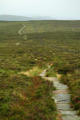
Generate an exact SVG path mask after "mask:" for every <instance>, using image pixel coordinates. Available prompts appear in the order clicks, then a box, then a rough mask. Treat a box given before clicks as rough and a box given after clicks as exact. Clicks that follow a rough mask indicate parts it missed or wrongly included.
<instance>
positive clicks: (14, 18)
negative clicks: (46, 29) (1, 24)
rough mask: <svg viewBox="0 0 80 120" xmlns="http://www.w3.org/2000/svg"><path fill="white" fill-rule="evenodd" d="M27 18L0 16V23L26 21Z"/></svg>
mask: <svg viewBox="0 0 80 120" xmlns="http://www.w3.org/2000/svg"><path fill="white" fill-rule="evenodd" d="M28 20H31V18H29V17H23V16H15V15H0V21H28Z"/></svg>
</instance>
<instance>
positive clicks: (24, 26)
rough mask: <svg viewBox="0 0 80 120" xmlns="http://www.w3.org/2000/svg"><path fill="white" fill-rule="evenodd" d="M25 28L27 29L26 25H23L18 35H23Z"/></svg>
mask: <svg viewBox="0 0 80 120" xmlns="http://www.w3.org/2000/svg"><path fill="white" fill-rule="evenodd" d="M25 28H26V25H24V24H23V26H22V27H21V29H20V30H19V31H18V34H19V35H22V34H23V32H24V29H25Z"/></svg>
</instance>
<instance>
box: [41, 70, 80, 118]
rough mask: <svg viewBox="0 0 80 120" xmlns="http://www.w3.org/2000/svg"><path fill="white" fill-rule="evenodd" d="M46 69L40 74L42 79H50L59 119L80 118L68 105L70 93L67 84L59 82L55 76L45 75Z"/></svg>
mask: <svg viewBox="0 0 80 120" xmlns="http://www.w3.org/2000/svg"><path fill="white" fill-rule="evenodd" d="M45 74H46V70H44V71H43V72H42V73H41V74H40V76H41V77H42V78H44V79H47V80H49V81H52V82H53V84H54V86H55V88H56V90H55V91H53V99H54V100H55V103H56V106H57V110H58V113H59V116H61V118H60V120H80V117H79V116H78V115H77V112H76V111H74V110H73V109H72V108H71V107H70V100H71V95H70V93H69V90H68V86H67V85H65V84H62V83H60V81H59V80H58V79H57V77H45Z"/></svg>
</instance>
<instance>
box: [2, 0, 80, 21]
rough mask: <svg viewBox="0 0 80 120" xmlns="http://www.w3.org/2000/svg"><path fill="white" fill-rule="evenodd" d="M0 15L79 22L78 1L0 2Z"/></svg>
mask: <svg viewBox="0 0 80 120" xmlns="http://www.w3.org/2000/svg"><path fill="white" fill-rule="evenodd" d="M1 14H5V15H6V14H7V15H20V16H27V17H30V16H31V17H32V16H50V17H53V18H54V19H79V20H80V0H0V15H1Z"/></svg>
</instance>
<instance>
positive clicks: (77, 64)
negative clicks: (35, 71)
mask: <svg viewBox="0 0 80 120" xmlns="http://www.w3.org/2000/svg"><path fill="white" fill-rule="evenodd" d="M22 24H25V25H26V26H27V27H26V28H25V30H24V34H23V35H21V36H20V35H18V32H17V31H18V30H19V29H20V28H21V27H22ZM0 33H1V35H0V79H1V83H0V86H1V92H0V98H1V99H0V100H1V103H2V104H0V105H1V106H2V109H1V110H0V111H3V110H5V107H6V110H8V109H9V110H10V112H9V113H8V115H7V117H6V118H5V119H4V120H7V119H8V117H9V114H10V115H12V116H14V117H15V118H14V117H13V118H11V120H16V119H18V118H22V119H23V120H25V117H26V116H31V115H30V114H27V115H24V114H25V110H27V111H28V110H29V111H28V113H29V112H30V111H31V109H32V108H34V107H35V106H36V105H35V104H34V103H35V97H34V101H33V103H31V104H32V105H30V106H29V108H27V107H26V103H25V102H24V100H22V101H21V99H22V94H23V98H24V93H25V92H26V90H25V89H29V87H32V85H33V84H34V82H33V80H32V79H30V78H28V77H27V78H26V77H25V76H23V75H17V73H19V72H22V71H26V70H29V69H31V68H32V67H34V66H38V67H40V68H42V67H45V65H46V64H47V63H52V64H53V68H52V70H53V69H55V71H57V72H59V73H63V74H65V75H67V76H68V79H69V80H68V79H65V82H66V83H68V84H69V86H70V90H71V92H72V96H73V97H72V98H73V99H72V100H73V102H74V103H75V106H76V101H75V99H74V98H76V93H77V99H79V98H80V97H79V91H80V88H79V87H77V86H79V82H80V80H79V78H78V76H79V75H78V74H79V73H80V57H79V55H80V21H68V22H67V21H34V22H32V21H31V22H4V23H3V22H0ZM25 36H27V39H24V37H25ZM17 43H19V44H17ZM52 70H51V74H52ZM76 71H77V72H76ZM49 74H50V73H49ZM75 77H76V81H75ZM33 79H36V78H33ZM37 79H38V80H40V81H42V80H41V78H37ZM63 80H64V79H63ZM16 81H17V82H16ZM27 81H28V82H27ZM75 83H76V85H75ZM25 84H29V86H28V87H24V86H25ZM35 84H37V83H35ZM49 84H50V83H49ZM73 84H74V85H73ZM43 85H44V83H43V82H42V83H40V84H39V87H41V86H43ZM34 86H35V85H34ZM22 87H23V88H22ZM46 87H48V88H49V86H48V84H47V83H46V85H45V87H44V88H42V90H41V91H43V92H47V90H46V89H45V88H46ZM6 89H7V91H6ZM21 89H22V90H21ZM16 90H17V91H18V93H15V92H12V91H16ZM34 90H35V88H34ZM22 91H23V93H22ZM28 91H30V89H29V90H28ZM51 91H52V90H51ZM75 91H76V93H75ZM31 92H32V91H31ZM43 92H42V93H41V94H42V95H43V96H44V94H43ZM12 93H13V94H14V95H13V94H12ZM19 93H20V94H19ZM50 93H51V92H49V93H48V94H50ZM11 94H12V95H11ZM29 94H30V93H29ZM39 94H40V93H39ZM6 95H7V96H6ZM11 96H12V97H11ZM13 96H17V97H18V98H16V97H15V99H16V100H15V99H13ZM6 97H8V98H6ZM20 97H21V98H20ZM48 97H49V95H47V96H46V97H45V98H44V97H42V98H41V99H43V100H44V101H45V100H47V99H48ZM50 99H51V97H50V98H49V99H48V100H50ZM9 100H10V102H9ZM39 100H40V99H39ZM39 100H38V99H37V101H39ZM15 101H16V102H17V103H19V105H18V106H19V107H20V106H21V108H20V109H22V108H23V110H22V111H21V114H19V112H18V111H17V112H14V111H16V110H15V109H16V106H14V107H12V108H14V110H13V109H11V106H10V108H9V106H8V105H9V103H10V105H12V106H13V104H12V103H14V102H15ZM78 101H79V100H78ZM11 102H12V103H11ZM31 102H32V101H31ZM17 103H16V105H17ZM49 103H50V104H54V102H49ZM41 104H43V103H41ZM43 105H44V109H43V110H42V109H41V107H40V106H39V104H37V106H39V107H40V112H41V111H43V114H44V112H45V109H46V110H49V108H46V107H47V106H46V105H47V101H46V105H45V104H43ZM79 105H80V102H78V107H77V109H78V110H79V109H80V107H79ZM50 106H53V108H50V111H46V112H45V116H44V119H46V120H47V119H50V120H51V119H52V112H51V111H54V110H55V105H50ZM9 110H8V111H9ZM11 112H13V113H11ZM31 112H32V113H33V115H32V116H33V117H32V118H27V119H32V120H33V119H35V118H34V117H35V114H36V111H35V113H34V112H33V111H31ZM3 113H4V114H2V116H1V115H0V116H1V119H3V117H5V116H6V115H5V113H7V112H6V111H4V112H3ZM46 113H47V114H48V113H51V114H50V115H49V114H48V116H46ZM53 113H54V112H53ZM14 114H15V115H14ZM38 115H39V116H37V118H36V119H38V118H39V119H43V118H40V117H42V116H43V115H40V114H38ZM53 115H54V118H55V113H54V114H53ZM23 116H24V117H23ZM22 119H21V120H22ZM9 120H10V118H9Z"/></svg>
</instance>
